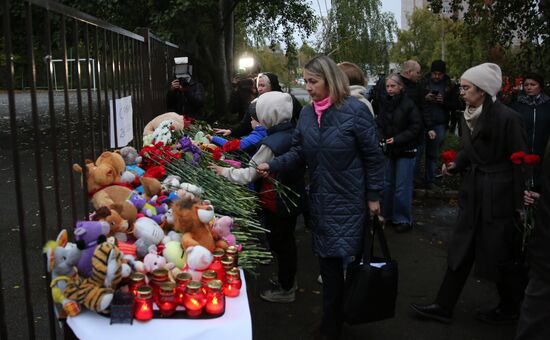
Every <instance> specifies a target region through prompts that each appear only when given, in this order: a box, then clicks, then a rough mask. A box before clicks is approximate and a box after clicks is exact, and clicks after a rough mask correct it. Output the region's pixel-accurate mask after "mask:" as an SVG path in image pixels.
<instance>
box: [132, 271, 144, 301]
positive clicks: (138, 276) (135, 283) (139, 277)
mask: <svg viewBox="0 0 550 340" xmlns="http://www.w3.org/2000/svg"><path fill="white" fill-rule="evenodd" d="M144 284H145V274H143V273H139V272H136V273H133V274H132V275H130V282H129V283H128V291H129V292H130V293H132V294H133V295H134V296H136V295H137V290H138V288H139V287H141V286H143V285H144Z"/></svg>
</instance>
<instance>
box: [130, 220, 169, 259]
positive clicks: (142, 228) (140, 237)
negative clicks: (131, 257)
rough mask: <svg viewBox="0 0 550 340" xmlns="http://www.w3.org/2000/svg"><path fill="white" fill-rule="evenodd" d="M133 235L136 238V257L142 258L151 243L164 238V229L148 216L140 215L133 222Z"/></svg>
mask: <svg viewBox="0 0 550 340" xmlns="http://www.w3.org/2000/svg"><path fill="white" fill-rule="evenodd" d="M134 237H135V238H136V239H137V240H136V242H135V243H134V245H135V246H136V247H137V256H138V258H140V259H141V258H143V257H145V255H147V254H148V253H149V247H150V246H151V245H155V246H156V245H157V244H159V243H161V242H162V240H163V238H164V230H162V228H161V227H160V226H159V225H158V224H157V222H155V221H154V220H152V219H150V218H149V217H140V218H138V219H137V220H136V222H135V223H134Z"/></svg>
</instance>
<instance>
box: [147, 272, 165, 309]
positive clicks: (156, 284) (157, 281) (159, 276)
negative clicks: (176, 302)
mask: <svg viewBox="0 0 550 340" xmlns="http://www.w3.org/2000/svg"><path fill="white" fill-rule="evenodd" d="M151 275H152V278H151V288H153V298H154V299H155V302H157V301H158V297H159V289H160V285H161V284H163V283H164V282H168V270H166V269H164V268H159V269H155V270H153V272H152V273H151Z"/></svg>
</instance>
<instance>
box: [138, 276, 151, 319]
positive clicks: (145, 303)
mask: <svg viewBox="0 0 550 340" xmlns="http://www.w3.org/2000/svg"><path fill="white" fill-rule="evenodd" d="M134 318H135V319H136V320H139V321H149V320H151V319H152V318H153V291H152V289H151V287H149V286H147V285H143V286H141V287H139V288H138V289H137V295H136V296H135V297H134Z"/></svg>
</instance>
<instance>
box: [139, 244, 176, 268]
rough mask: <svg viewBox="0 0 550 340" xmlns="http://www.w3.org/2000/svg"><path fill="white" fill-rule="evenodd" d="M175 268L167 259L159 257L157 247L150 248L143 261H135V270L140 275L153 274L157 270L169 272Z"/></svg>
mask: <svg viewBox="0 0 550 340" xmlns="http://www.w3.org/2000/svg"><path fill="white" fill-rule="evenodd" d="M174 267H175V264H174V263H170V262H167V260H166V258H164V257H163V256H161V255H159V254H158V252H157V246H155V245H151V246H149V253H148V254H147V255H145V256H144V257H143V261H134V269H135V270H136V271H138V272H140V273H144V274H147V273H151V272H152V271H153V270H155V269H160V268H164V269H167V270H168V271H170V270H172V269H173V268H174Z"/></svg>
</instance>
